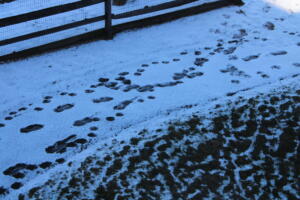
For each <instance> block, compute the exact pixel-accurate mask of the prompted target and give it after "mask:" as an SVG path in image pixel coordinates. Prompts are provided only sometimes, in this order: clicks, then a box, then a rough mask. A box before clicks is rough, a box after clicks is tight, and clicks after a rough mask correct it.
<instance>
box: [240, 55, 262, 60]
mask: <svg viewBox="0 0 300 200" xmlns="http://www.w3.org/2000/svg"><path fill="white" fill-rule="evenodd" d="M259 56H260V54H257V55H251V56H247V57H245V58H243V60H244V61H245V62H249V61H251V60H255V59H258V58H259Z"/></svg>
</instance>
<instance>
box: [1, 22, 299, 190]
mask: <svg viewBox="0 0 300 200" xmlns="http://www.w3.org/2000/svg"><path fill="white" fill-rule="evenodd" d="M267 26H271V25H270V24H269V25H267ZM245 36H247V32H246V30H244V29H241V30H239V33H237V34H236V35H234V36H233V39H234V40H231V41H228V44H235V46H231V47H228V48H224V47H223V45H224V41H223V40H218V44H217V45H216V48H212V47H205V48H204V51H210V52H208V56H213V55H215V54H216V53H223V54H224V55H226V56H228V59H229V60H236V59H238V57H237V56H235V55H233V53H234V52H235V51H236V49H237V46H238V45H239V44H241V43H242V42H245V41H246V40H244V39H243V38H244V37H245ZM297 45H298V46H300V42H299V43H297ZM188 53H189V52H188V51H182V52H180V56H184V55H187V54H188ZM193 53H194V56H195V57H196V58H195V61H194V66H193V67H188V68H186V69H183V70H182V71H181V72H174V74H173V76H172V79H173V80H172V81H169V82H162V83H156V84H148V85H137V84H134V83H133V81H132V80H131V79H129V78H128V76H129V75H130V73H129V72H121V73H119V74H118V76H117V77H115V78H114V80H113V79H110V78H106V77H101V78H99V79H98V82H97V83H95V84H93V85H91V86H90V88H89V89H86V90H84V93H85V94H91V93H94V92H95V90H96V89H97V88H99V87H106V88H108V89H111V90H118V91H122V92H125V93H126V92H130V91H132V90H136V91H137V92H140V93H145V92H154V91H155V89H156V88H166V87H173V86H176V85H179V84H183V83H184V82H183V80H184V79H193V78H196V77H201V76H203V75H204V72H201V71H199V70H200V69H202V68H203V67H204V65H205V63H206V62H208V61H209V59H208V56H206V57H205V56H203V57H202V56H201V55H202V54H203V53H202V52H201V51H200V50H195V51H194V52H193ZM287 53H288V52H286V51H284V50H282V51H274V52H271V53H270V55H272V56H284V55H286V54H287ZM260 56H261V55H260V54H256V55H249V56H247V57H244V58H242V60H243V61H245V62H250V61H252V60H256V59H259V57H260ZM180 61H181V59H180V58H174V59H172V61H167V60H164V61H161V62H158V61H153V62H152V63H151V64H142V65H141V68H138V69H137V70H136V71H135V72H133V76H136V77H141V76H143V73H146V71H147V68H149V67H151V65H153V66H154V65H158V64H164V65H167V64H170V63H171V62H180ZM293 66H294V67H300V63H293ZM271 69H274V70H280V69H281V66H278V65H273V66H271ZM220 72H221V73H225V74H226V73H228V74H229V75H231V76H233V77H242V78H250V77H251V76H250V75H249V74H246V73H245V72H244V71H242V70H239V69H238V68H237V67H236V66H233V65H228V66H227V67H226V68H224V69H221V70H220ZM257 75H259V76H261V77H262V78H269V75H267V74H265V73H264V72H261V71H258V72H257ZM231 83H232V84H239V83H240V80H235V79H233V80H231ZM235 94H236V93H235V92H233V93H232V94H231V93H230V94H229V93H228V94H227V96H233V95H235ZM59 95H60V96H69V97H75V96H77V94H76V93H72V92H71V93H69V92H61V93H59ZM155 98H156V97H155V96H153V95H150V96H148V97H147V99H149V100H154V99H155ZM52 99H53V97H52V96H45V97H43V99H42V101H41V103H42V104H44V105H47V104H50V103H51V100H52ZM113 100H114V98H113V97H109V96H106V97H99V98H93V99H92V100H91V101H92V102H93V103H95V104H100V103H105V102H110V101H113ZM144 101H145V100H144V99H142V98H138V97H135V98H133V99H129V100H124V101H122V102H120V103H118V104H117V105H115V106H114V107H113V110H115V111H120V110H124V109H126V107H128V106H129V105H130V104H132V103H134V102H139V103H143V102H144ZM31 106H32V104H29V107H31ZM75 106H76V105H75V104H73V103H67V104H63V105H58V106H57V107H56V108H55V109H54V110H53V111H54V112H56V113H61V112H65V111H67V110H70V109H72V108H74V107H75ZM27 109H28V107H21V108H19V109H18V111H12V112H10V113H9V116H7V117H5V118H4V120H5V121H10V120H13V118H15V117H17V116H19V115H21V114H22V112H24V111H26V110H27ZM33 110H34V111H36V112H41V111H43V110H44V108H43V107H40V106H37V107H34V108H33ZM123 116H124V114H123V113H121V112H116V113H115V116H107V117H105V120H106V121H109V122H112V121H114V120H115V117H123ZM98 121H100V118H98V117H85V118H83V119H79V120H76V121H74V123H73V126H74V127H81V126H85V125H87V124H90V123H94V122H98ZM5 126H6V124H5V123H0V128H3V127H5ZM43 127H44V125H43V124H31V125H28V126H26V127H24V128H21V129H20V132H21V133H25V134H27V133H30V132H33V131H38V130H41V129H42V128H43ZM90 130H91V131H96V130H98V128H97V126H92V127H90ZM96 136H97V134H96V133H94V132H90V133H88V134H87V137H88V139H86V138H77V136H76V135H70V136H69V137H67V138H65V139H63V140H60V141H57V142H56V143H54V144H53V145H50V146H49V147H47V148H46V149H45V152H46V153H49V154H53V153H57V154H62V153H65V152H66V151H67V150H68V149H74V148H75V149H77V148H78V147H79V146H80V148H81V149H82V148H83V147H84V146H86V145H88V144H89V143H90V142H91V141H92V139H93V138H95V137H96ZM63 162H64V159H63V158H60V159H57V160H56V161H55V162H50V161H47V162H44V163H41V164H39V165H30V164H24V163H19V164H17V165H15V166H12V167H9V168H8V169H7V170H5V172H3V173H4V174H5V175H8V176H12V177H14V178H16V179H22V178H24V177H25V176H26V173H27V172H28V171H34V170H36V169H38V168H42V169H47V168H49V167H51V166H53V165H55V164H61V163H63ZM20 187H22V183H21V182H16V183H14V184H13V185H11V188H12V189H18V188H20ZM1 190H3V188H1V187H0V194H1ZM2 192H3V191H2Z"/></svg>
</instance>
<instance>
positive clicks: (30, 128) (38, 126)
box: [20, 124, 44, 133]
mask: <svg viewBox="0 0 300 200" xmlns="http://www.w3.org/2000/svg"><path fill="white" fill-rule="evenodd" d="M43 127H44V125H42V124H32V125H29V126H26V127H25V128H21V129H20V132H21V133H29V132H32V131H38V130H40V129H42V128H43Z"/></svg>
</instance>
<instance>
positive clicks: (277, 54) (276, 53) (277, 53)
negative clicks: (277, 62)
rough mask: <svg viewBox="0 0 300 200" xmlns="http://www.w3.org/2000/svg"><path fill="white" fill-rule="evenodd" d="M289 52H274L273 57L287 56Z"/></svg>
mask: <svg viewBox="0 0 300 200" xmlns="http://www.w3.org/2000/svg"><path fill="white" fill-rule="evenodd" d="M286 54H287V51H276V52H272V53H271V55H273V56H281V55H286Z"/></svg>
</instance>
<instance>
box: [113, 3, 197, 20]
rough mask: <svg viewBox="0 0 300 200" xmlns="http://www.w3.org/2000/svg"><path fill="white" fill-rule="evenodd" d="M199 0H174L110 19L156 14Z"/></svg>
mask: <svg viewBox="0 0 300 200" xmlns="http://www.w3.org/2000/svg"><path fill="white" fill-rule="evenodd" d="M196 1H199V0H174V1H171V2H167V3H162V4H159V5H155V6H149V7H146V8H142V9H138V10H133V11H130V12H125V13H121V14H118V15H113V16H112V18H113V19H122V18H127V17H134V16H138V15H143V14H147V13H151V12H156V11H160V10H165V9H169V8H175V7H178V6H182V5H185V4H188V3H193V2H196Z"/></svg>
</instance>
